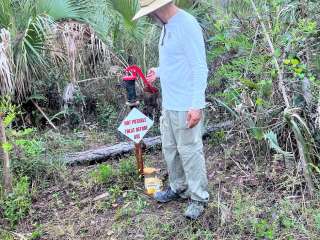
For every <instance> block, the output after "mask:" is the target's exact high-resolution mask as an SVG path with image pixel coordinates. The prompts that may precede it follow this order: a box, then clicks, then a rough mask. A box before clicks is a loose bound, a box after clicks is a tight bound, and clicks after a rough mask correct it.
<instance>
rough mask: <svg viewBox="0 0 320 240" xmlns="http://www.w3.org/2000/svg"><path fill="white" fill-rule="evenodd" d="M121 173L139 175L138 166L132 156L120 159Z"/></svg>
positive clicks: (121, 174)
mask: <svg viewBox="0 0 320 240" xmlns="http://www.w3.org/2000/svg"><path fill="white" fill-rule="evenodd" d="M119 175H120V176H124V177H135V176H136V175H137V170H136V166H135V165H134V163H133V159H132V158H128V159H123V160H121V161H120V164H119Z"/></svg>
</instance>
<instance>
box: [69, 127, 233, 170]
mask: <svg viewBox="0 0 320 240" xmlns="http://www.w3.org/2000/svg"><path fill="white" fill-rule="evenodd" d="M232 125H233V121H226V122H223V123H218V124H216V125H213V126H210V127H208V128H207V130H206V132H205V133H204V135H203V137H204V138H206V137H208V136H209V135H210V133H212V132H214V131H216V130H219V129H226V128H230V127H231V126H232ZM143 141H144V143H145V147H146V149H150V148H154V147H160V146H161V138H160V136H156V137H149V138H145V139H144V140H143ZM133 150H134V143H133V142H121V143H118V144H115V145H112V146H103V147H100V148H97V149H91V150H87V151H83V152H77V153H70V154H67V155H66V156H65V163H66V164H67V165H71V166H72V165H80V164H92V163H96V162H103V161H106V160H107V159H108V158H112V157H117V156H121V155H123V154H126V153H131V152H133Z"/></svg>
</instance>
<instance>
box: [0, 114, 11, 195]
mask: <svg viewBox="0 0 320 240" xmlns="http://www.w3.org/2000/svg"><path fill="white" fill-rule="evenodd" d="M6 142H7V139H6V134H5V129H4V123H3V114H2V113H0V158H1V159H2V168H3V173H2V174H3V186H4V190H5V191H6V192H11V190H12V176H11V172H10V160H9V154H8V152H7V151H5V149H4V147H3V145H4V144H6Z"/></svg>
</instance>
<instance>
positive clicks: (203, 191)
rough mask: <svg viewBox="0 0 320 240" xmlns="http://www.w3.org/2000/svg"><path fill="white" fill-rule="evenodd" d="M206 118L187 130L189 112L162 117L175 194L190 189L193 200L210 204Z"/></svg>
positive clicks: (164, 150) (162, 131) (166, 154)
mask: <svg viewBox="0 0 320 240" xmlns="http://www.w3.org/2000/svg"><path fill="white" fill-rule="evenodd" d="M202 125H203V119H202V120H201V122H200V123H198V124H197V125H196V126H195V127H194V128H191V129H190V128H188V127H187V112H183V111H169V110H163V111H162V116H161V118H160V131H161V140H162V151H163V154H164V159H165V161H166V163H167V168H168V172H169V182H170V187H171V189H172V190H173V191H174V192H181V191H183V190H187V192H186V193H187V195H188V197H191V199H192V200H197V201H202V202H207V201H208V200H209V194H208V180H207V172H206V167H205V158H204V154H203V144H202Z"/></svg>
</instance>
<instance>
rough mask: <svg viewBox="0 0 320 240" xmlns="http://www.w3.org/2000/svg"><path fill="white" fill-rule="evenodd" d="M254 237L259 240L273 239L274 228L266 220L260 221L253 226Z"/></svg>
mask: <svg viewBox="0 0 320 240" xmlns="http://www.w3.org/2000/svg"><path fill="white" fill-rule="evenodd" d="M254 227H255V229H256V236H257V237H258V238H260V239H274V237H275V236H274V235H275V232H274V226H273V225H271V224H269V223H268V221H267V220H265V219H261V220H260V221H258V223H256V224H255V226H254Z"/></svg>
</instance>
